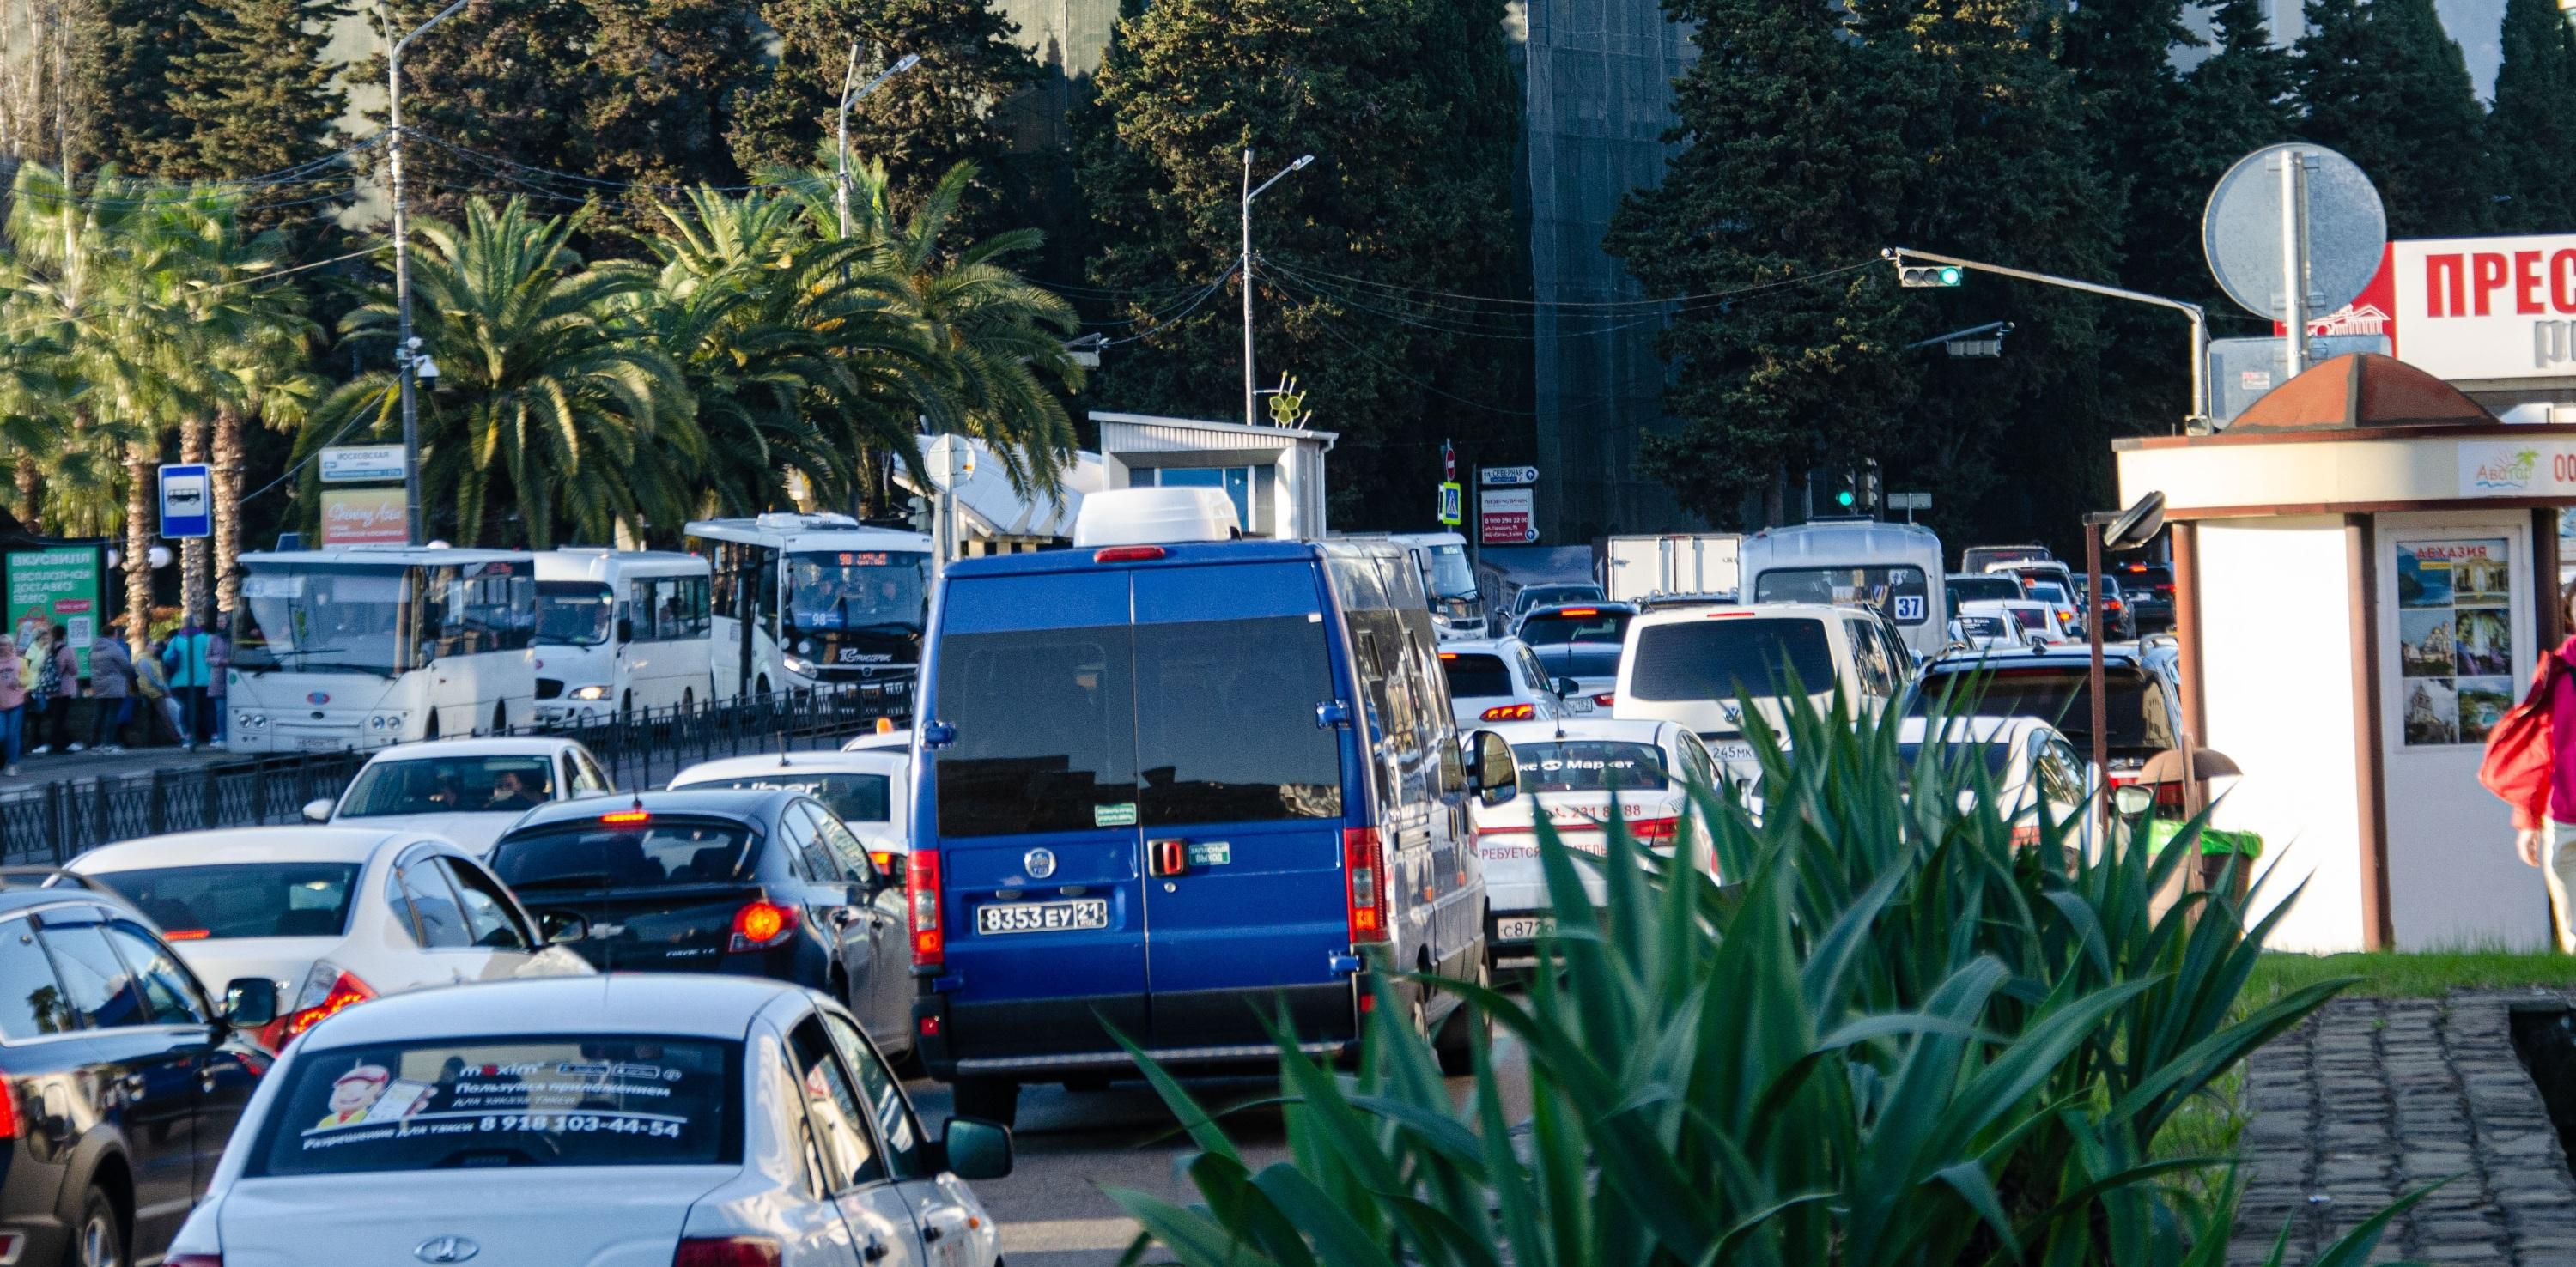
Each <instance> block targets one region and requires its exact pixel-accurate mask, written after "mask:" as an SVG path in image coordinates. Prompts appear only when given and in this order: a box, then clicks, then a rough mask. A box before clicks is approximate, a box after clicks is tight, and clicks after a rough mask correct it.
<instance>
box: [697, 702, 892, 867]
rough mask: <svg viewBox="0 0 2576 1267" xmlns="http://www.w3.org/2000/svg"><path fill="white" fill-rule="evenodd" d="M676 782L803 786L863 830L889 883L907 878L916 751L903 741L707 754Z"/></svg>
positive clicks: (844, 823)
mask: <svg viewBox="0 0 2576 1267" xmlns="http://www.w3.org/2000/svg"><path fill="white" fill-rule="evenodd" d="M893 738H896V739H901V738H902V736H899V735H898V736H893ZM670 787H671V789H672V790H673V791H678V790H679V789H681V788H727V787H733V788H788V789H792V790H794V791H798V792H803V793H805V794H806V795H808V796H811V797H813V798H814V799H815V800H818V801H821V802H822V803H823V808H825V809H827V810H830V811H831V812H832V816H833V817H835V818H838V819H840V820H841V825H842V826H844V827H847V828H849V829H850V830H851V831H853V832H856V833H857V834H858V837H859V843H860V844H862V845H865V846H866V847H867V851H868V861H870V862H873V863H875V864H876V867H877V870H879V871H881V872H884V873H885V874H886V878H887V879H888V881H889V882H891V883H893V884H901V883H903V875H904V870H905V867H904V860H905V858H907V857H909V856H910V855H911V853H912V753H911V751H910V750H908V749H907V748H905V747H903V746H901V745H900V744H897V745H894V746H884V745H879V746H875V747H868V748H843V749H839V750H837V751H835V750H825V751H821V752H782V753H779V754H778V755H776V756H758V757H723V758H719V759H717V760H714V761H701V762H699V763H698V764H696V765H693V766H690V767H689V768H688V769H686V770H682V771H680V772H679V773H678V774H675V775H672V776H671V783H670Z"/></svg>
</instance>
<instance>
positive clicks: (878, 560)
mask: <svg viewBox="0 0 2576 1267" xmlns="http://www.w3.org/2000/svg"><path fill="white" fill-rule="evenodd" d="M885 565H886V557H885V554H884V553H883V552H882V551H869V552H868V553H865V554H848V553H844V554H843V555H842V556H841V566H842V567H845V568H850V567H859V568H881V567H884V566H885Z"/></svg>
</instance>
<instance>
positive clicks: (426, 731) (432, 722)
mask: <svg viewBox="0 0 2576 1267" xmlns="http://www.w3.org/2000/svg"><path fill="white" fill-rule="evenodd" d="M420 737H421V738H422V739H424V740H428V739H436V738H438V710H437V709H435V708H433V709H431V710H429V725H427V726H425V727H423V728H422V729H421V732H420Z"/></svg>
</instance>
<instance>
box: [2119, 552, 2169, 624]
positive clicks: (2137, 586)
mask: <svg viewBox="0 0 2576 1267" xmlns="http://www.w3.org/2000/svg"><path fill="white" fill-rule="evenodd" d="M2120 589H2121V591H2122V592H2123V593H2126V594H2127V595H2128V596H2129V610H2130V612H2132V613H2133V614H2135V616H2136V617H2137V622H2138V632H2139V633H2141V634H2151V633H2161V632H2163V631H2164V630H2167V629H2171V628H2173V623H2174V577H2173V569H2172V568H2170V567H2168V566H2166V565H2164V564H2162V563H2132V564H2129V565H2127V566H2126V567H2123V568H2121V569H2120Z"/></svg>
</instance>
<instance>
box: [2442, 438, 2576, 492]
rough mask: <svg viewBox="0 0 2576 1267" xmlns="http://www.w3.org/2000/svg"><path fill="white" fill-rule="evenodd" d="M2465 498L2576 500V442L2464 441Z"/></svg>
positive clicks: (2462, 489)
mask: <svg viewBox="0 0 2576 1267" xmlns="http://www.w3.org/2000/svg"><path fill="white" fill-rule="evenodd" d="M2459 452H2460V496H2462V497H2566V498H2576V441H2568V440H2463V441H2461V442H2460V446H2459Z"/></svg>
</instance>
